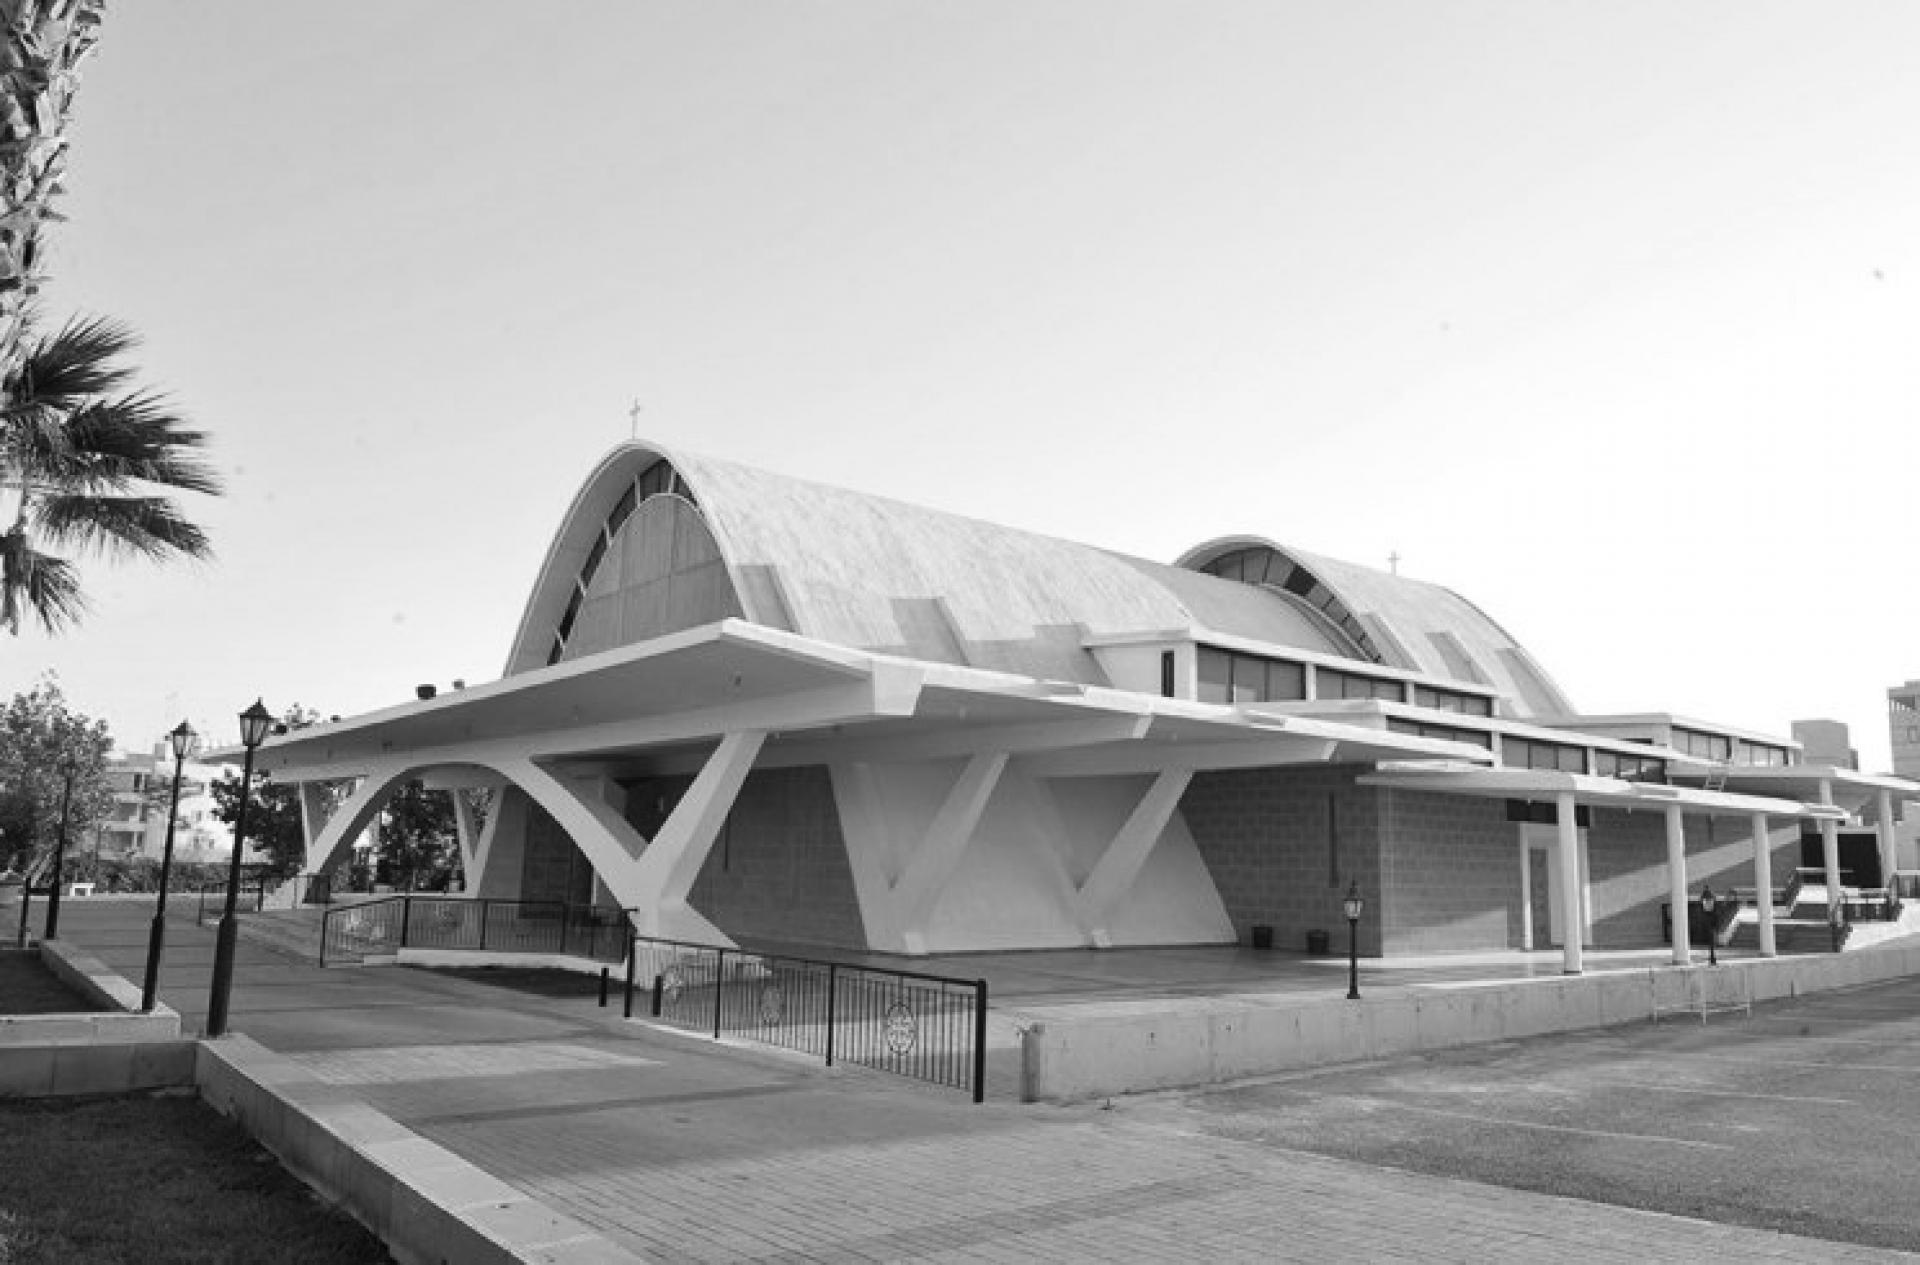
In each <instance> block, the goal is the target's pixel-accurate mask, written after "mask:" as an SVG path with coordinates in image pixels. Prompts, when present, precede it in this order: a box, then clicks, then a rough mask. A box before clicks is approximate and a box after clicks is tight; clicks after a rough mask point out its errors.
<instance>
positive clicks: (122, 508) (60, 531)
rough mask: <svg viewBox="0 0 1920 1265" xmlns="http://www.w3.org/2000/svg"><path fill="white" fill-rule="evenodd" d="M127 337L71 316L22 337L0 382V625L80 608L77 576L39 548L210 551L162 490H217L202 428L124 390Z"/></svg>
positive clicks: (56, 624)
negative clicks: (42, 332) (54, 327)
mask: <svg viewBox="0 0 1920 1265" xmlns="http://www.w3.org/2000/svg"><path fill="white" fill-rule="evenodd" d="M136 342H137V339H136V338H135V337H134V334H133V331H132V330H131V329H129V328H128V327H127V326H125V325H122V324H120V323H119V322H117V321H111V320H107V319H104V318H101V317H89V318H84V319H75V320H71V321H69V322H68V323H67V324H66V325H65V326H64V327H62V328H61V329H60V330H59V331H58V332H57V333H55V334H53V335H51V336H48V337H43V338H37V339H35V338H31V337H30V338H29V340H28V342H27V343H26V347H25V354H24V356H23V357H22V359H21V361H20V364H19V367H18V368H17V369H16V370H14V371H13V372H12V373H9V374H7V375H6V376H5V377H4V379H0V522H4V521H6V520H5V517H4V509H5V508H6V502H7V499H8V498H9V497H11V498H15V499H16V503H15V504H14V505H13V506H12V507H11V508H12V520H13V521H12V525H11V526H10V527H8V528H7V529H6V531H5V534H4V535H0V627H4V628H5V629H7V630H8V631H9V632H12V633H15V634H18V633H19V631H20V621H21V616H22V615H23V614H25V613H26V612H27V611H31V612H32V613H33V614H34V615H35V617H37V618H38V619H39V621H40V624H41V626H42V627H44V628H45V629H46V630H47V631H48V632H58V631H60V630H61V629H62V628H64V627H66V626H68V625H70V624H72V623H74V622H76V621H77V620H78V619H79V618H80V616H81V615H83V614H84V613H85V612H86V609H87V602H86V598H85V595H84V594H82V592H81V590H80V581H79V573H78V570H77V568H76V567H75V566H74V564H73V563H72V562H71V561H69V560H67V559H66V558H62V557H57V556H55V555H53V554H51V553H46V552H42V547H43V546H45V547H48V548H52V549H61V550H68V551H77V552H79V553H81V554H86V553H95V554H100V555H104V556H106V557H108V558H121V557H141V558H148V559H153V560H156V561H169V560H173V559H176V558H192V559H204V558H209V557H211V556H212V552H213V551H212V548H211V546H210V545H209V543H208V540H207V535H206V533H205V532H204V531H202V530H201V529H200V527H198V526H197V525H196V524H194V523H193V522H191V521H190V520H188V519H187V518H186V517H185V515H183V514H182V513H181V512H180V509H179V507H178V506H177V505H176V504H175V502H174V501H173V500H171V499H170V498H168V497H166V496H163V495H159V493H160V492H161V491H163V490H170V489H178V490H180V491H185V492H201V493H205V494H207V495H209V496H218V495H219V494H220V490H221V485H220V477H219V475H218V474H217V473H215V471H214V470H213V468H212V467H211V466H210V465H208V464H207V463H206V461H205V460H204V459H203V458H202V457H201V455H200V451H201V449H202V448H203V447H204V445H205V443H206V435H205V434H204V433H202V432H200V431H197V430H194V429H192V428H191V427H190V426H189V424H188V423H187V422H186V421H185V419H183V418H181V417H180V416H179V415H177V414H175V413H174V412H173V411H172V410H171V409H169V408H168V406H167V404H166V402H165V401H164V400H162V399H161V398H160V397H159V396H156V395H154V394H153V393H151V392H148V391H137V390H129V389H127V383H128V380H129V379H130V378H132V376H133V372H134V371H133V369H132V367H131V366H128V365H125V364H123V363H122V362H121V361H122V357H124V356H125V355H126V354H127V353H128V352H129V351H131V350H132V349H133V347H134V346H135V344H136Z"/></svg>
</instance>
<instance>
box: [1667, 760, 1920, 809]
mask: <svg viewBox="0 0 1920 1265" xmlns="http://www.w3.org/2000/svg"><path fill="white" fill-rule="evenodd" d="M1676 773H1677V774H1679V775H1682V776H1687V777H1690V778H1697V777H1699V776H1700V775H1699V773H1698V772H1697V771H1695V770H1685V771H1684V772H1682V771H1679V770H1676ZM1725 775H1726V784H1727V785H1728V786H1729V787H1734V788H1737V789H1738V790H1739V791H1740V792H1741V793H1743V794H1753V795H1777V796H1782V797H1785V798H1790V799H1803V800H1808V801H1810V802H1815V803H1817V802H1819V801H1820V799H1821V798H1822V793H1821V787H1822V786H1823V785H1824V786H1825V787H1826V788H1827V790H1828V792H1829V793H1831V794H1832V796H1833V801H1834V803H1836V804H1839V805H1841V806H1842V807H1847V808H1852V809H1855V810H1858V809H1861V808H1864V807H1866V805H1868V804H1870V803H1872V802H1873V801H1874V800H1876V799H1877V798H1878V797H1879V796H1880V794H1881V793H1882V792H1885V793H1887V794H1889V795H1891V796H1892V797H1893V798H1894V799H1895V800H1920V782H1914V781H1912V780H1910V779H1908V778H1904V777H1895V776H1893V775H1892V774H1890V773H1861V772H1858V771H1856V770H1854V769H1843V768H1840V767H1839V766H1837V765H1825V764H1789V765H1772V764H1764V765H1763V764H1756V765H1750V766H1749V765H1739V764H1735V765H1729V766H1728V767H1727V768H1726V770H1725Z"/></svg>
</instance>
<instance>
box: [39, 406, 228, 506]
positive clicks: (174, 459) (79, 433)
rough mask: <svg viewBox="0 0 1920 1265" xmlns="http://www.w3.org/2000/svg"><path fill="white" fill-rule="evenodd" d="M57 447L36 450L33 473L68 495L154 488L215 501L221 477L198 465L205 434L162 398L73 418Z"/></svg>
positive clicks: (89, 410) (87, 410) (84, 410)
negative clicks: (141, 486) (196, 494)
mask: <svg viewBox="0 0 1920 1265" xmlns="http://www.w3.org/2000/svg"><path fill="white" fill-rule="evenodd" d="M60 440H61V441H62V442H61V443H60V444H59V445H58V446H57V447H55V446H53V445H36V446H34V447H33V448H32V449H30V450H29V451H31V452H32V454H33V458H34V459H35V460H37V461H39V462H40V463H41V464H39V465H38V467H37V469H35V470H34V473H36V474H38V475H40V476H41V477H42V478H44V479H46V480H47V481H49V482H53V483H57V484H59V485H61V486H63V487H64V488H66V489H67V490H69V491H75V492H81V491H99V492H124V491H128V490H131V489H132V488H133V487H134V486H135V485H137V484H140V483H155V484H160V485H162V486H165V487H171V488H179V489H180V490H182V491H185V492H203V493H206V494H207V495H209V496H218V495H219V494H220V492H221V490H222V486H223V485H222V481H221V478H220V475H219V472H218V471H216V470H215V469H214V467H213V466H212V465H210V464H208V463H207V462H206V461H204V460H202V459H201V457H200V455H199V450H200V449H202V448H204V447H205V446H206V443H207V435H206V433H205V432H204V431H198V430H194V429H192V427H191V426H190V425H189V424H188V423H187V421H186V419H184V418H182V417H181V416H179V415H178V414H177V413H174V412H173V411H172V410H171V409H170V408H169V407H168V406H167V404H166V402H165V400H163V399H162V398H161V397H160V396H157V395H153V394H148V393H142V394H137V395H128V396H123V397H121V398H120V399H117V400H103V401H96V402H94V403H91V404H87V405H84V406H82V407H81V408H79V409H77V410H76V411H74V412H73V413H71V414H70V415H69V416H68V417H67V420H66V425H65V426H64V427H62V428H61V435H60Z"/></svg>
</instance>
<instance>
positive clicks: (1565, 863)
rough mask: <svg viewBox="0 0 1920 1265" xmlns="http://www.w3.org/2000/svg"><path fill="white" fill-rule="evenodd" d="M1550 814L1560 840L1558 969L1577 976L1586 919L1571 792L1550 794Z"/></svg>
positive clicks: (1576, 828)
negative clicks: (1560, 954) (1560, 951)
mask: <svg viewBox="0 0 1920 1265" xmlns="http://www.w3.org/2000/svg"><path fill="white" fill-rule="evenodd" d="M1554 816H1555V817H1556V819H1557V820H1558V824H1559V831H1558V833H1559V843H1560V925H1561V926H1562V927H1563V928H1565V932H1564V934H1563V935H1562V936H1561V941H1562V948H1563V951H1564V954H1565V957H1564V964H1563V965H1562V966H1561V968H1560V969H1561V970H1562V971H1564V972H1565V973H1566V974H1568V975H1578V974H1580V973H1581V972H1582V971H1584V970H1585V969H1586V965H1585V963H1584V961H1583V960H1582V958H1581V944H1580V942H1581V941H1582V940H1583V939H1585V938H1586V920H1585V919H1583V918H1582V917H1581V916H1580V915H1581V908H1582V906H1583V905H1584V904H1585V902H1584V901H1583V900H1582V899H1581V897H1582V896H1583V895H1584V893H1583V892H1582V891H1581V887H1582V884H1581V882H1580V878H1581V874H1580V826H1579V823H1578V822H1577V821H1576V819H1575V814H1574V804H1573V792H1572V791H1562V792H1560V794H1558V795H1557V796H1555V797H1554Z"/></svg>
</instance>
